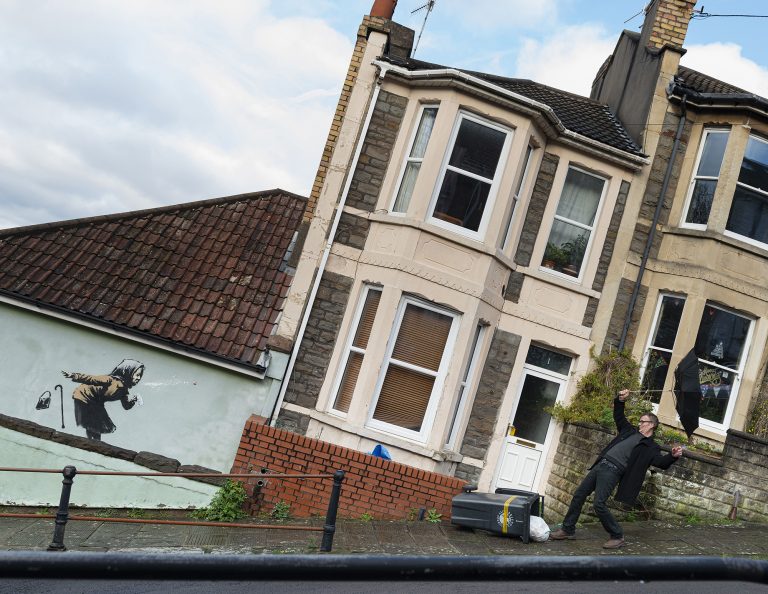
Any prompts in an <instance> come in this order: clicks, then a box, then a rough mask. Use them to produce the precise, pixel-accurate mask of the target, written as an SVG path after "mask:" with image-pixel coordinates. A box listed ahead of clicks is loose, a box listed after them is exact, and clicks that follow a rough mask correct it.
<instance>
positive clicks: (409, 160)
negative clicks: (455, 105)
mask: <svg viewBox="0 0 768 594" xmlns="http://www.w3.org/2000/svg"><path fill="white" fill-rule="evenodd" d="M427 109H434V110H435V122H434V123H433V124H432V130H430V131H429V138H428V139H427V145H426V146H425V147H424V156H422V157H411V153H412V152H413V145H414V143H415V142H416V135H417V134H418V133H419V127H420V126H421V120H422V119H423V118H424V112H425V111H426V110H427ZM439 113H440V104H439V103H425V104H424V105H422V106H421V107H420V108H419V113H418V114H417V117H416V119H415V120H416V125H415V126H414V128H413V131H412V132H411V137H410V139H409V140H408V146H407V147H406V149H407V151H408V152H407V153H406V155H405V159H403V164H402V166H401V167H400V174H399V175H398V177H397V180H398V181H397V184H396V185H395V192H394V194H393V195H392V199H391V200H390V202H389V213H390V214H392V215H396V216H406V215H407V214H408V209H409V208H410V207H411V198H413V193H411V196H410V197H409V198H408V208H406V209H405V212H402V211H396V210H395V202H397V196H398V194H399V193H400V187H401V186H402V185H403V178H404V177H405V171H406V169H407V168H408V165H409V164H410V163H419V173H421V165H422V163H424V157H425V156H426V154H427V148H428V147H429V141H430V140H431V139H432V132H434V130H435V124H436V123H437V115H438V114H439ZM418 177H419V176H418V175H417V176H416V178H417V179H418ZM414 183H415V182H414Z"/></svg>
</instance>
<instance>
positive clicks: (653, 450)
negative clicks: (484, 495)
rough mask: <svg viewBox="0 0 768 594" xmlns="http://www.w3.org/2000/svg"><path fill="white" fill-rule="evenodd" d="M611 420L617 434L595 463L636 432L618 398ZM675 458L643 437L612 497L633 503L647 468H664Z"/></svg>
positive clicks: (615, 401)
mask: <svg viewBox="0 0 768 594" xmlns="http://www.w3.org/2000/svg"><path fill="white" fill-rule="evenodd" d="M613 420H614V422H615V423H616V429H618V431H619V434H618V435H617V436H616V437H614V438H613V440H612V441H611V443H609V444H608V445H607V446H605V447H604V448H603V450H602V451H601V452H600V456H598V458H597V460H596V461H595V464H597V462H598V461H599V460H600V459H601V458H602V457H603V456H604V455H605V453H606V452H607V451H608V450H610V449H611V448H612V447H613V446H615V445H616V444H617V443H619V442H620V441H624V440H625V439H627V437H629V436H630V435H632V434H634V433H638V430H637V428H636V427H633V426H632V425H631V423H630V422H629V421H627V417H626V416H624V403H623V402H622V401H621V400H619V399H618V398H616V399H615V400H614V401H613ZM675 460H676V458H675V457H674V456H672V454H662V452H661V447H660V446H659V444H657V443H656V442H655V441H654V440H653V437H643V438H642V439H641V440H640V442H639V443H638V444H637V445H636V446H635V447H634V448H633V449H632V453H631V454H630V455H629V462H628V463H627V468H626V470H625V471H624V474H623V475H622V477H621V480H620V481H619V487H618V489H616V495H614V496H613V498H614V499H615V500H616V501H621V502H622V503H627V504H629V505H634V503H635V501H636V500H637V496H638V494H639V493H640V489H641V488H642V486H643V481H644V480H645V472H646V471H647V470H648V468H649V467H650V466H656V467H657V468H662V469H664V470H666V469H667V468H669V467H670V466H672V463H673V462H675ZM595 464H593V465H592V466H594V465H595ZM590 468H591V467H590Z"/></svg>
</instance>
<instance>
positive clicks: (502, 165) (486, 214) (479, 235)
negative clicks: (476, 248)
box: [427, 111, 515, 241]
mask: <svg viewBox="0 0 768 594" xmlns="http://www.w3.org/2000/svg"><path fill="white" fill-rule="evenodd" d="M464 120H470V121H473V122H475V123H476V124H479V125H481V126H485V127H487V128H491V129H494V130H497V131H498V132H502V133H504V144H503V145H502V147H501V153H499V159H498V161H497V162H496V168H495V171H494V173H493V179H488V178H487V177H482V176H480V175H477V174H475V173H472V172H470V171H465V170H463V169H459V168H458V167H455V166H453V165H449V162H450V160H451V154H452V153H453V148H454V145H455V143H456V138H457V137H458V135H459V130H460V129H461V124H462V122H463V121H464ZM514 135H515V132H514V130H512V129H510V128H507V127H506V126H501V125H499V124H496V123H495V122H491V121H489V120H486V119H483V118H481V117H478V116H476V115H474V114H471V113H469V112H466V111H459V112H458V114H457V116H456V120H455V121H454V123H453V129H452V130H451V137H450V140H449V141H448V145H447V147H446V150H445V154H444V155H443V161H442V163H441V164H440V173H439V175H438V177H437V182H436V183H435V187H434V188H433V190H432V197H431V198H430V201H429V206H428V208H427V222H428V223H429V224H431V225H435V226H437V227H441V228H442V229H446V230H448V231H451V232H453V233H458V234H459V235H463V236H464V237H467V238H469V239H473V240H477V241H483V240H484V237H485V233H486V231H487V230H488V221H489V220H490V218H491V212H492V211H493V208H494V206H495V205H496V196H497V195H498V193H499V183H500V182H501V178H502V177H503V174H504V170H505V169H506V167H507V160H508V159H509V151H510V147H511V145H512V138H513V137H514ZM448 170H450V171H454V172H455V173H457V174H459V175H463V176H466V177H469V178H472V179H475V180H478V181H481V182H484V183H487V184H488V185H489V186H490V187H489V189H488V198H487V200H486V201H485V206H484V207H483V215H482V217H481V218H480V223H479V224H478V226H477V231H472V230H471V229H466V228H464V227H461V226H459V225H453V224H451V223H449V222H447V221H443V220H442V219H439V218H437V217H435V216H434V214H433V213H434V211H435V206H437V199H438V196H439V195H440V190H441V189H442V187H443V181H444V180H445V174H446V172H447V171H448Z"/></svg>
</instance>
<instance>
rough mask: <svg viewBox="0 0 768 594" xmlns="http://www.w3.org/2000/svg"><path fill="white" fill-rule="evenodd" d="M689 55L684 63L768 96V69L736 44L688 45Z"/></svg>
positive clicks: (681, 61)
mask: <svg viewBox="0 0 768 594" xmlns="http://www.w3.org/2000/svg"><path fill="white" fill-rule="evenodd" d="M686 48H687V50H688V52H687V53H686V54H685V55H684V56H683V57H682V59H681V60H680V63H681V64H683V65H684V66H688V67H689V68H693V69H694V70H698V71H700V72H703V73H704V74H708V75H710V76H713V77H715V78H718V79H720V80H722V81H724V82H727V83H730V84H732V85H735V86H737V87H741V88H742V89H745V90H746V91H749V92H750V93H756V94H757V95H761V96H763V97H768V68H765V67H763V66H760V65H759V64H757V63H756V62H753V61H752V60H750V59H749V58H745V57H744V56H743V55H742V54H741V52H742V49H741V46H739V45H737V44H735V43H707V44H704V45H689V46H686Z"/></svg>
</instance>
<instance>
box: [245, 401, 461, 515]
mask: <svg viewBox="0 0 768 594" xmlns="http://www.w3.org/2000/svg"><path fill="white" fill-rule="evenodd" d="M261 469H267V470H268V471H269V473H277V474H333V473H334V472H335V471H337V470H343V471H344V472H345V477H344V482H343V484H342V489H341V498H340V500H339V516H341V517H347V518H359V517H360V516H361V515H363V514H370V515H371V516H373V517H374V518H375V519H377V520H381V519H391V520H404V519H406V518H408V516H409V515H410V514H412V513H413V510H418V509H419V508H424V509H427V510H430V509H435V510H436V511H437V513H439V514H442V515H443V518H446V519H447V518H448V517H450V514H451V499H452V498H453V497H454V496H455V495H457V494H459V493H461V489H462V487H463V486H464V485H465V484H466V483H465V481H463V480H461V479H457V478H454V477H451V476H446V475H442V474H437V473H435V472H427V471H425V470H420V469H419V468H415V467H413V466H407V465H405V464H400V463H398V462H393V461H391V460H384V459H382V458H378V457H375V456H371V455H370V454H366V453H364V452H358V451H356V450H352V449H350V448H345V447H342V446H338V445H334V444H331V443H328V442H325V441H320V440H319V439H311V438H309V437H304V436H302V435H298V434H296V433H291V432H290V431H285V430H283V429H277V428H274V427H269V426H267V425H265V424H264V419H263V418H262V417H256V416H252V417H251V418H250V419H249V420H248V421H247V422H246V424H245V428H244V429H243V435H242V439H241V441H240V448H239V449H238V452H237V456H236V458H235V462H234V465H233V466H232V472H233V473H248V472H260V471H261ZM265 478H266V481H267V482H266V484H265V485H264V486H263V487H262V488H261V489H258V488H257V487H255V484H254V483H255V479H251V480H250V481H247V483H246V489H247V490H248V493H249V495H250V499H251V502H252V504H251V508H250V511H251V513H258V512H260V511H267V510H271V509H272V508H273V506H274V504H275V503H276V502H278V501H281V500H282V501H284V502H286V503H288V504H289V505H290V506H291V515H292V516H293V517H297V518H303V517H310V516H312V515H325V513H326V511H327V509H328V499H329V497H330V493H331V486H332V484H333V481H332V480H331V479H327V478H326V479H322V480H319V479H290V480H289V479H286V480H278V479H270V478H269V476H266V477H265ZM255 488H256V490H255V491H254V489H255Z"/></svg>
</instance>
